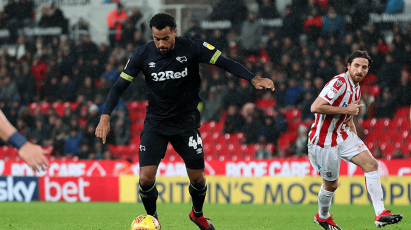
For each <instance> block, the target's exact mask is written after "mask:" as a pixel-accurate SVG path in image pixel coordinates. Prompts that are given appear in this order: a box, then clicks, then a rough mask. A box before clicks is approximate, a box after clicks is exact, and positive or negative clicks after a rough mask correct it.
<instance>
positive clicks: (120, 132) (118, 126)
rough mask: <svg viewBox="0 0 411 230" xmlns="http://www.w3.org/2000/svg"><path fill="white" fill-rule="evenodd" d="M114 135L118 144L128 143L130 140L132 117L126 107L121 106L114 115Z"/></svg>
mask: <svg viewBox="0 0 411 230" xmlns="http://www.w3.org/2000/svg"><path fill="white" fill-rule="evenodd" d="M113 123H114V136H115V144H116V145H127V144H129V141H130V118H129V117H128V116H127V114H126V111H125V108H123V107H121V108H120V109H118V110H117V112H116V114H114V115H113Z"/></svg>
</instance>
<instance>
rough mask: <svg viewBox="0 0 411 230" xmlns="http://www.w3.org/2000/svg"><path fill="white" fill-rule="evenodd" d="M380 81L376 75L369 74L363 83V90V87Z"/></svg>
mask: <svg viewBox="0 0 411 230" xmlns="http://www.w3.org/2000/svg"><path fill="white" fill-rule="evenodd" d="M377 80H378V78H377V76H375V75H374V74H370V73H369V74H367V76H366V77H365V78H364V80H362V81H361V88H363V86H368V85H370V84H373V83H376V82H377Z"/></svg>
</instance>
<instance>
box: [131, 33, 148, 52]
mask: <svg viewBox="0 0 411 230" xmlns="http://www.w3.org/2000/svg"><path fill="white" fill-rule="evenodd" d="M132 43H133V45H134V46H136V48H138V47H140V46H143V45H145V44H146V43H147V42H146V40H145V39H144V38H143V34H142V33H141V31H135V32H134V35H133V41H132Z"/></svg>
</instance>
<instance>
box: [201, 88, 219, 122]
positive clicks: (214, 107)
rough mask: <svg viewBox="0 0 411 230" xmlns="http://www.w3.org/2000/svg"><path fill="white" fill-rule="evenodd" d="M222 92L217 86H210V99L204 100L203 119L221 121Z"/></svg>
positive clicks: (204, 120)
mask: <svg viewBox="0 0 411 230" xmlns="http://www.w3.org/2000/svg"><path fill="white" fill-rule="evenodd" d="M222 106H223V102H222V94H221V92H219V91H218V90H217V88H216V87H211V88H210V93H209V94H208V99H206V100H204V109H203V112H202V113H201V120H202V121H203V122H207V121H219V120H220V116H221V113H222Z"/></svg>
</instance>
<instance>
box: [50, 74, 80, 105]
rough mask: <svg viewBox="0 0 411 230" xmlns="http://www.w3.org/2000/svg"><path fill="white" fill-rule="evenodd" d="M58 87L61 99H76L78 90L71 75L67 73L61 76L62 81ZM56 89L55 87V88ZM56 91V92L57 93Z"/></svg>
mask: <svg viewBox="0 0 411 230" xmlns="http://www.w3.org/2000/svg"><path fill="white" fill-rule="evenodd" d="M57 89H58V91H57V92H58V99H59V101H74V100H75V98H76V95H75V93H76V90H75V86H74V83H73V82H72V81H71V80H70V77H69V76H68V75H67V74H65V75H63V76H62V77H61V82H60V84H59V86H58V87H57ZM54 90H55V89H54ZM57 92H54V93H57Z"/></svg>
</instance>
